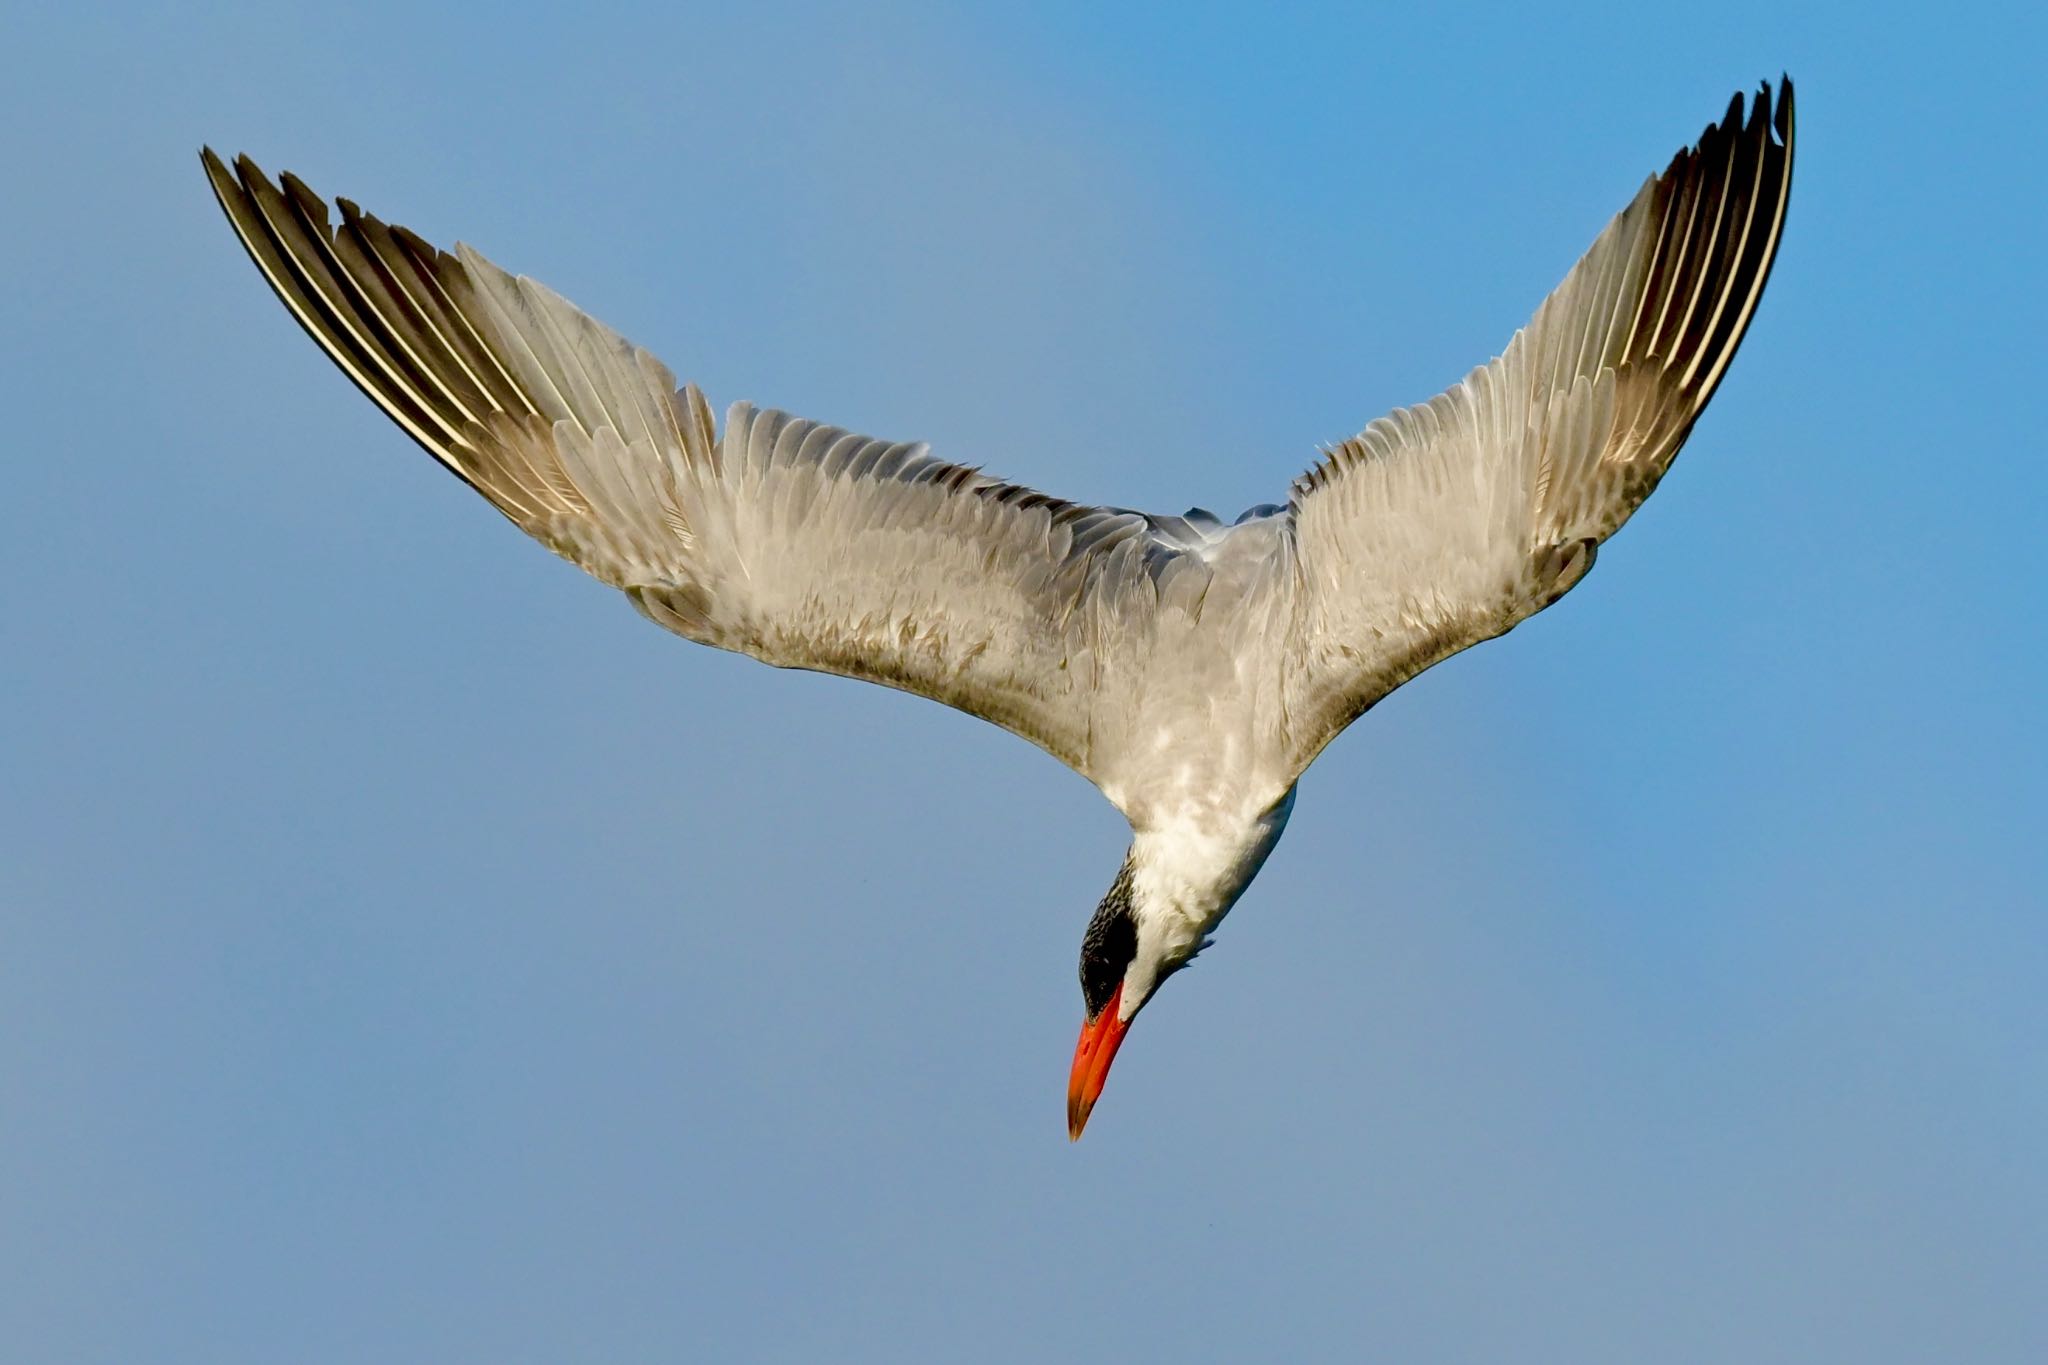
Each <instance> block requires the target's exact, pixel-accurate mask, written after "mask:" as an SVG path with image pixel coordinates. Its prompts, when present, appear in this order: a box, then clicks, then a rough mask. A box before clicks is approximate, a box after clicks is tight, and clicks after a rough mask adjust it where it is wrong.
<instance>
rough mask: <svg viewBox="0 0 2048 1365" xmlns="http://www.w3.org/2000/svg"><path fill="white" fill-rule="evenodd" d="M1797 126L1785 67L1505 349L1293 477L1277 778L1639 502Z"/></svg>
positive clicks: (1728, 336)
mask: <svg viewBox="0 0 2048 1365" xmlns="http://www.w3.org/2000/svg"><path fill="white" fill-rule="evenodd" d="M1792 129H1793V120H1792V85H1791V82H1790V81H1789V80H1788V81H1786V82H1784V83H1783V85H1782V88H1781V89H1780V91H1779V93H1778V98H1777V100H1776V103H1775V108H1774V106H1773V101H1772V98H1771V92H1770V89H1769V87H1768V86H1766V87H1765V88H1764V89H1763V91H1762V93H1760V94H1759V95H1758V96H1757V97H1756V99H1755V100H1754V102H1753V104H1752V105H1751V107H1750V109H1749V111H1748V116H1747V119H1746V120H1745V118H1744V110H1743V100H1742V97H1741V96H1740V95H1737V96H1736V97H1735V99H1734V102H1733V103H1732V104H1730V106H1729V109H1728V113H1727V117H1726V118H1725V119H1724V120H1723V121H1722V122H1721V123H1720V124H1719V125H1717V126H1714V127H1710V128H1708V129H1707V130H1706V132H1705V133H1704V134H1703V135H1702V136H1701V138H1700V141H1699V144H1698V145H1697V146H1695V147H1692V148H1689V149H1686V150H1684V151H1681V152H1679V153H1678V155H1677V156H1676V157H1674V158H1673V159H1672V162H1671V164H1670V166H1669V167H1668V168H1667V169H1666V170H1665V171H1664V173H1663V174H1662V175H1659V176H1653V177H1651V178H1650V179H1649V180H1648V181H1646V182H1645V183H1644V185H1643V187H1642V189H1641V191H1640V192H1639V193H1638V194H1637V195H1636V197H1635V199H1634V201H1633V202H1632V203H1630V204H1629V206H1628V207H1627V208H1626V209H1624V210H1623V211H1622V212H1621V213H1620V214H1619V215H1618V216H1617V217H1615V218H1614V220H1613V221H1612V222H1610V223H1609V224H1608V225H1607V229H1606V230H1605V231H1604V232H1602V233H1601V234H1600V237H1599V239H1598V240H1597V241H1595V242H1594V243H1593V246H1592V248H1591V250H1589V251H1588V252H1587V253H1586V255H1585V256H1584V257H1583V258H1582V259H1581V260H1580V261H1579V263H1578V265H1577V266H1575V267H1574V268H1573V270H1572V272H1571V274H1570V275H1569V276H1567V277H1566V279H1565V281H1564V283H1563V284H1561V285H1559V286H1558V288H1557V290H1556V292H1554V293H1553V294H1551V296H1550V297H1549V298H1548V299H1546V300H1545V301H1544V303H1543V306H1542V307H1541V308H1539V309H1538V310H1537V312H1536V316H1535V317H1534V318H1533V319H1531V320H1530V322H1529V325H1528V326H1527V327H1525V328H1523V329H1522V330H1521V331H1520V332H1518V333H1516V334H1515V337H1514V339H1513V341H1511V342H1510V343H1509V345H1508V347H1507V349H1506V350H1505V351H1504V352H1503V353H1502V354H1501V355H1500V357H1499V358H1497V359H1496V360H1494V361H1493V362H1492V363H1490V364H1487V365H1482V366H1480V367H1479V368H1478V369H1476V370H1474V371H1472V373H1471V374H1469V375H1467V376H1466V377H1465V380H1464V382H1462V383H1461V384H1459V385H1457V386H1456V387H1455V388H1452V389H1450V390H1449V391H1448V392H1445V393H1443V394H1440V395H1439V396H1437V397H1436V398H1434V399H1432V400H1431V401H1430V402H1428V403H1425V404H1422V405H1421V406H1419V407H1413V408H1405V409H1402V410H1400V411H1397V412H1394V413H1392V414H1390V415H1389V416H1386V417H1383V418H1381V419H1380V420H1379V421H1377V422H1374V423H1373V424H1372V425H1371V426H1369V427H1367V428H1366V429H1365V430H1364V431H1363V432H1361V433H1360V434H1359V435H1357V436H1356V437H1353V438H1352V439H1351V440H1349V441H1346V442H1344V443H1343V444H1342V445H1341V446H1339V447H1337V448H1336V449H1335V450H1333V451H1331V452H1330V454H1329V455H1328V457H1327V458H1326V459H1325V460H1324V461H1323V463H1322V464H1321V465H1319V466H1318V467H1317V468H1315V469H1314V470H1312V471H1310V472H1309V473H1308V474H1307V475H1305V476H1303V478H1302V479H1301V480H1299V481H1298V482H1297V483H1296V485H1295V488H1294V496H1293V500H1292V504H1291V507H1290V511H1291V514H1292V517H1293V529H1294V556H1295V560H1294V565H1295V570H1296V572H1295V575H1294V581H1293V584H1292V595H1293V605H1292V614H1293V628H1292V636H1291V640H1290V644H1289V646H1288V648H1287V651H1286V652H1287V656H1288V658H1289V660H1290V666H1289V668H1288V670H1287V678H1286V681H1285V683H1284V685H1283V689H1282V695H1283V696H1284V698H1285V703H1284V710H1285V721H1284V724H1285V727H1286V732H1287V739H1286V743H1285V746H1284V747H1285V748H1286V750H1287V766H1288V769H1289V771H1290V772H1299V771H1300V770H1301V769H1302V768H1303V767H1306V766H1307V764H1308V763H1309V761H1310V760H1311V759H1313V758H1314V757H1315V755H1316V754H1317V753H1318V752H1319V751H1320V750H1321V749H1322V748H1323V746H1324V745H1325V744H1327V743H1329V741H1330V740H1331V739H1332V738H1334V737H1335V736H1336V735H1337V734H1338V732H1340V731H1341V730H1343V728H1344V727H1345V726H1346V725H1348V724H1350V723H1351V721H1352V720H1353V719H1355V718H1356V717H1357V716H1358V715H1359V714H1360V713H1361V712H1363V711H1364V710H1365V709H1366V708H1367V707H1369V706H1371V705H1372V704H1373V703H1374V702H1376V701H1378V700H1379V699H1380V698H1381V697H1383V696H1385V695H1386V694H1387V693H1388V692H1391V691H1392V690H1393V689H1394V688H1396V687H1398V686H1400V685H1401V684H1402V683H1404V682H1406V681H1407V680H1408V679H1410V678H1412V677H1414V676H1415V675H1416V674H1417V673H1420V672H1421V671H1422V670H1423V669H1425V668H1428V667H1429V666H1430V665H1431V664H1434V663H1436V662H1438V661H1439V660H1442V659H1445V658H1447V657H1449V656H1450V655H1452V654H1455V653H1457V652H1458V651H1459V650H1461V649H1464V648H1466V647H1468V646H1470V645H1474V644H1477V643H1479V642H1480V641H1481V640H1486V639H1491V638H1492V637H1494V636H1496V635H1499V634H1502V633H1503V632H1505V631H1507V630H1509V629H1510V628H1512V627H1513V626H1514V625H1515V624H1516V623H1517V622H1519V621H1521V620H1524V619H1525V618H1527V617H1529V616H1531V615H1533V614H1534V613H1536V612H1538V611H1541V610H1542V609H1543V608H1544V607H1547V606H1549V605H1550V604H1551V603H1552V602H1555V601H1556V600H1557V599H1558V598H1560V597H1562V596H1563V595H1564V594H1565V593H1566V592H1567V591H1569V590H1570V589H1571V588H1572V587H1573V586H1574V585H1575V584H1576V583H1577V582H1578V581H1579V579H1580V578H1581V577H1583V576H1584V574H1585V572H1586V570H1587V569H1588V568H1590V567H1591V565H1592V562H1593V553H1594V550H1595V548H1596V547H1597V546H1598V545H1599V544H1600V542H1601V541H1603V540H1605V539H1606V538H1607V537H1608V536H1610V535H1612V534H1613V533H1614V532H1615V530H1616V529H1618V528H1619V527H1620V526H1621V524H1622V523H1623V522H1624V521H1626V520H1627V519H1628V517H1629V514H1630V513H1632V512H1634V511H1635V509H1636V507H1637V506H1639V505H1640V504H1641V503H1642V501H1643V499H1645V498H1647V497H1648V496H1649V495H1650V492H1651V490H1652V489H1654V488H1655V487H1656V486H1657V482H1658V480H1659V479H1661V478H1663V476H1664V471H1665V470H1666V469H1668V468H1669V467H1670V465H1671V461H1672V458H1673V457H1674V456H1675V455H1676V454H1677V453H1678V448H1679V446H1680V445H1681V444H1683V442H1684V441H1685V438H1686V436H1687V434H1688V433H1689V432H1690V431H1691V430H1692V425H1693V422H1694V421H1695V419H1697V418H1698V417H1699V415H1700V411H1701V410H1702V409H1703V408H1705V407H1706V404H1707V400H1708V399H1709V398H1710V397H1712V396H1713V392H1714V387H1715V385H1716V384H1718V383H1719V382H1720V379H1721V375H1722V374H1723V372H1724V371H1725V370H1726V368H1727V365H1728V362H1729V360H1730V359H1731V358H1732V357H1733V356H1734V354H1735V348H1736V346H1737V345H1738V344H1739V343H1740V342H1741V340H1742V335H1743V331H1744V329H1745V328H1747V327H1748V325H1749V319H1750V315H1751V313H1752V311H1753V310H1754V309H1755V307H1756V303H1757V299H1758V297H1759V296H1760V295H1761V293H1762V292H1763V287H1764V281H1765V278H1766V277H1767V276H1768V275H1769V273H1770V268H1771V262H1772V259H1773V257H1774V256H1775V255H1776V253H1777V247H1778V238H1779V233H1780V231H1781V230H1782V229H1783V227H1784V223H1785V206H1786V201H1787V196H1788V194H1789V192H1790V189H1791V176H1792Z"/></svg>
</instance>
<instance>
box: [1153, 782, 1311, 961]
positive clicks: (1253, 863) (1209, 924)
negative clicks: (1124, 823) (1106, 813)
mask: <svg viewBox="0 0 2048 1365" xmlns="http://www.w3.org/2000/svg"><path fill="white" fill-rule="evenodd" d="M1293 810H1294V789H1293V788H1292V787H1289V788H1288V789H1287V794H1286V795H1285V796H1283V797H1281V798H1280V799H1279V800H1278V801H1276V802H1275V803H1273V805H1271V806H1270V807H1267V808H1266V809H1264V810H1262V811H1256V812H1216V811H1203V812H1200V813H1192V812H1191V813H1190V814H1188V815H1187V816H1185V817H1184V818H1180V819H1173V820H1168V821H1165V822H1162V823H1159V824H1154V825H1149V826H1147V827H1146V828H1143V829H1138V830H1136V831H1135V837H1134V838H1133V839H1132V840H1131V856H1130V871H1131V890H1132V900H1133V902H1134V904H1135V908H1136V911H1137V917H1138V922H1139V932H1140V934H1141V935H1143V936H1152V937H1156V938H1157V940H1158V943H1157V946H1158V947H1159V948H1160V949H1161V950H1162V952H1163V955H1164V956H1165V958H1166V960H1168V961H1170V962H1180V961H1184V960H1186V959H1187V958H1188V957H1191V956H1193V954H1194V953H1195V951H1196V950H1197V949H1199V948H1200V947H1201V946H1202V939H1203V937H1204V936H1205V935H1206V934H1208V932H1209V931H1210V930H1212V929H1214V928H1215V927H1216V925H1217V924H1218V922H1220V921H1221V920H1222V918H1223V917H1224V916H1225V915H1226V914H1228V913H1230V907H1231V906H1233V905H1235V904H1237V898H1238V897H1239V896H1241V895H1243V894H1244V889H1245V887H1246V886H1248V885H1250V884H1251V880H1252V878H1253V877H1255V876H1257V875H1258V871H1259V868H1260V867H1261V866H1263V865H1264V863H1265V861H1266V855H1267V854H1269V853H1271V852H1272V851H1273V845H1275V844H1277V843H1279V842H1280V834H1281V831H1282V830H1284V829H1286V828H1287V817H1288V815H1289V814H1291V813H1292V812H1293Z"/></svg>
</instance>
